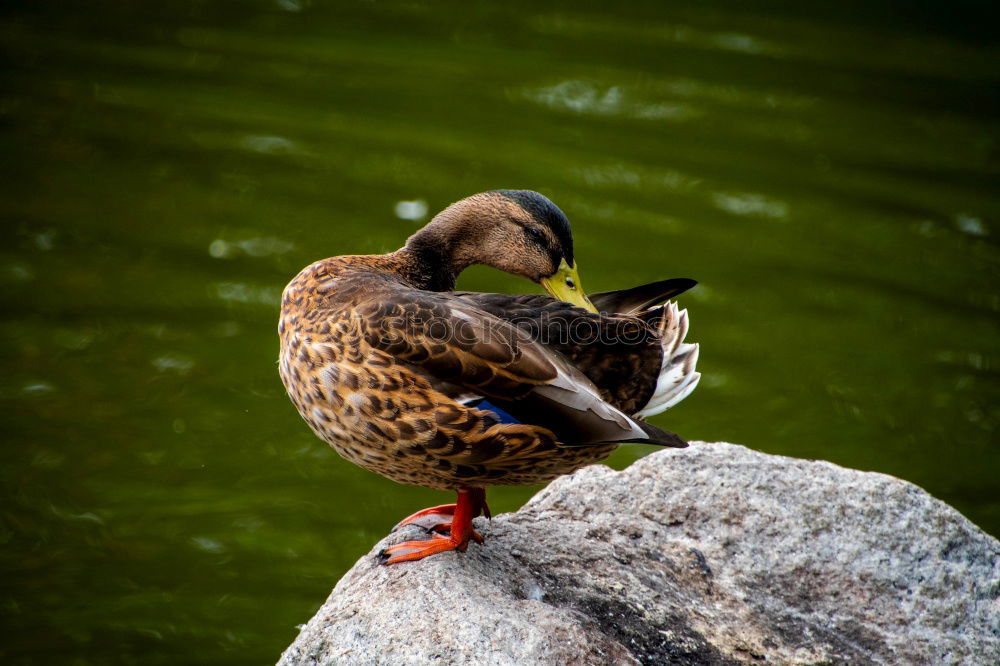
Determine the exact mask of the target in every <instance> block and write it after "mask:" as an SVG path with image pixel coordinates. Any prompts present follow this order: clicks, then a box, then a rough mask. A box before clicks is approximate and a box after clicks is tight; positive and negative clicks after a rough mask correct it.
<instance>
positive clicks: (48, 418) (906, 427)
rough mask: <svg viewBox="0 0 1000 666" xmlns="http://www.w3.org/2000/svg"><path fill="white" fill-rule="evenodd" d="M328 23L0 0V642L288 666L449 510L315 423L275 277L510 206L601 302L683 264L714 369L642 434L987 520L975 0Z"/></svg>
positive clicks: (998, 516)
mask: <svg viewBox="0 0 1000 666" xmlns="http://www.w3.org/2000/svg"><path fill="white" fill-rule="evenodd" d="M340 4H342V5H346V6H344V7H334V6H331V5H330V4H328V3H322V2H318V1H317V2H309V1H308V0H278V1H277V2H263V1H261V2H245V3H235V2H225V1H218V2H195V1H187V2H170V3H127V2H110V1H106V2H90V3H39V2H14V3H6V4H5V8H4V10H2V11H3V14H2V19H0V39H2V44H3V52H4V54H5V55H4V60H5V66H4V68H3V69H2V71H0V77H2V80H3V88H2V93H0V120H2V126H0V127H2V130H0V131H2V132H3V146H4V156H5V157H4V159H3V161H2V166H0V176H2V177H0V198H2V211H3V216H4V223H3V226H2V231H0V234H2V236H0V238H2V244H0V286H2V289H0V302H2V305H3V317H2V323H0V335H2V338H0V339H2V341H3V346H2V352H0V353H2V363H3V365H2V368H3V372H2V375H0V399H2V408H3V432H4V439H5V441H4V446H3V448H2V453H0V479H2V492H3V498H2V505H0V506H2V509H0V511H2V514H0V515H2V526H0V537H2V542H3V548H2V550H0V561H2V567H3V576H4V580H3V589H2V592H0V609H2V612H3V615H4V620H3V622H4V626H5V629H6V631H5V634H6V635H5V637H4V640H3V642H2V646H0V658H2V660H3V661H4V663H18V664H53V663H59V664H112V663H137V664H138V663H141V664H194V663H205V664H249V663H273V661H274V660H275V659H276V658H277V657H278V655H279V654H280V652H281V650H282V649H283V648H284V647H285V646H286V645H287V644H288V643H289V642H290V641H291V640H292V638H293V637H294V636H295V634H296V625H297V624H299V623H302V622H305V621H306V620H307V619H308V618H309V617H310V616H311V614H312V612H313V611H314V610H315V609H316V608H317V607H318V606H319V604H321V603H322V601H323V600H324V598H325V597H326V595H327V593H328V592H329V590H330V588H331V587H332V585H333V584H334V583H335V582H336V580H337V579H338V577H339V576H340V575H341V574H343V572H344V571H345V570H346V569H347V568H348V567H350V566H351V565H352V564H353V563H354V561H355V560H356V559H357V558H358V557H360V556H361V555H363V554H364V553H366V552H367V550H368V549H369V548H370V547H371V545H372V544H373V543H374V542H375V541H377V540H378V539H379V538H381V537H382V536H383V535H384V534H385V533H386V532H387V530H388V529H389V528H390V527H391V526H392V525H393V524H394V523H395V522H396V521H397V520H398V519H399V518H400V517H402V516H405V515H407V514H409V513H410V512H412V511H414V510H416V509H418V508H421V507H423V506H426V505H430V504H437V503H440V502H442V501H448V496H447V495H445V494H443V493H437V492H433V491H429V490H424V489H421V488H415V487H403V486H399V485H396V484H393V483H391V482H389V481H386V480H384V479H381V478H379V477H377V476H374V475H372V474H370V473H368V472H364V471H362V470H360V469H358V468H355V467H353V466H351V465H350V464H348V463H346V462H344V461H342V460H340V459H339V458H337V456H336V455H335V454H334V453H332V451H331V450H330V449H329V448H328V447H327V446H326V445H325V444H323V443H322V442H320V441H319V440H318V439H316V438H315V437H314V436H313V435H312V434H311V433H310V431H309V430H308V428H307V427H306V426H305V424H304V423H303V422H302V421H301V419H300V418H299V416H298V415H297V413H296V412H295V410H294V409H293V408H292V406H291V404H290V402H289V401H288V399H287V397H286V396H285V394H284V391H283V389H282V386H281V384H280V382H279V380H278V375H277V371H276V366H275V361H276V359H277V337H276V332H275V326H276V319H277V308H278V296H279V294H280V291H281V289H282V287H283V286H284V284H285V283H286V282H287V281H288V280H289V279H290V278H291V276H293V275H294V274H295V273H296V272H297V271H298V269H299V268H300V267H302V266H304V265H306V264H307V263H309V262H311V261H313V260H315V259H318V258H321V257H325V256H330V255H336V254H349V253H369V252H384V251H388V250H392V249H395V248H396V247H398V246H399V245H401V243H402V242H403V240H404V239H405V238H406V237H407V236H408V235H409V234H410V233H412V232H413V231H414V230H415V229H416V228H418V227H419V226H420V224H422V223H423V222H424V221H426V219H428V217H427V216H428V215H432V214H433V213H434V212H436V211H437V210H440V209H441V208H443V207H444V206H445V205H447V204H448V203H450V202H452V201H454V200H456V199H459V198H462V197H464V196H466V195H468V194H471V193H474V192H478V191H482V190H487V189H494V188H501V187H504V188H531V189H536V190H540V191H541V192H543V193H545V194H546V195H548V196H549V197H551V198H552V199H553V200H554V201H555V202H556V203H557V204H558V205H559V206H560V207H562V208H563V210H564V211H565V212H566V213H567V215H568V216H569V218H570V219H571V220H572V221H573V224H574V231H575V235H576V246H577V256H578V261H579V264H580V268H581V275H582V278H583V281H584V284H585V285H586V286H587V288H588V289H590V290H593V291H600V290H606V289H614V288H621V287H626V286H631V285H633V284H638V283H641V282H648V281H652V280H657V279H661V278H665V277H674V276H689V277H694V278H697V279H698V280H700V281H701V284H700V285H699V287H698V288H696V289H695V290H694V291H692V292H690V293H689V294H686V295H684V296H683V297H682V301H681V302H682V304H683V305H684V306H686V307H687V308H689V311H690V314H691V320H692V328H691V333H690V336H689V337H690V339H692V340H696V341H699V342H700V343H701V345H702V348H701V349H702V353H701V363H700V367H701V370H702V372H703V373H704V378H703V381H702V384H701V386H700V387H699V389H698V390H697V391H696V392H695V393H694V395H692V396H691V397H690V398H688V400H686V401H685V402H684V403H682V404H681V405H680V406H678V407H677V408H675V409H674V410H671V411H670V412H668V413H666V414H664V415H661V416H659V417H656V418H655V419H654V422H655V423H657V424H659V425H661V426H664V427H668V428H670V429H672V430H675V431H677V432H679V433H681V434H682V435H684V436H686V437H688V438H691V439H704V440H728V441H732V442H738V443H742V444H745V445H747V446H750V447H753V448H755V449H759V450H762V451H767V452H771V453H780V454H786V455H792V456H801V457H809V458H822V459H825V460H830V461H833V462H835V463H838V464H841V465H846V466H850V467H855V468H859V469H865V470H877V471H880V472H885V473H888V474H894V475H896V476H900V477H902V478H904V479H908V480H910V481H912V482H914V483H916V484H919V485H920V486H922V487H924V488H926V489H927V490H929V491H930V492H931V493H933V494H934V495H935V496H937V497H940V498H942V499H944V500H945V501H947V502H949V503H951V504H953V505H954V506H955V507H957V508H958V509H959V510H961V511H962V512H964V513H965V514H966V515H968V516H969V517H970V518H971V519H972V520H973V521H975V522H976V523H978V524H979V525H981V526H982V527H983V528H984V529H986V530H987V531H989V532H991V533H993V534H998V533H1000V452H998V451H1000V449H998V446H997V444H998V442H997V427H998V423H1000V382H998V371H1000V336H998V327H997V324H998V320H1000V318H998V312H1000V275H998V274H1000V271H998V266H1000V250H998V245H997V240H998V237H1000V227H998V225H997V220H998V219H1000V198H998V196H997V183H998V175H1000V174H998V172H1000V160H998V150H997V136H998V133H997V129H998V118H1000V113H998V111H1000V92H998V91H1000V86H998V85H997V84H998V73H1000V49H998V47H997V45H996V43H995V42H991V41H990V39H991V38H992V35H991V33H990V30H991V28H990V25H991V21H990V17H989V16H988V15H986V14H985V12H986V11H987V10H985V9H976V7H985V6H986V5H985V4H982V5H980V4H975V3H968V4H966V3H958V4H955V3H943V2H941V3H929V2H916V3H907V4H906V5H900V6H899V7H898V9H892V8H882V9H878V8H872V7H870V6H869V4H870V3H863V2H857V1H848V2H846V3H844V2H838V3H805V4H802V3H797V2H796V3H792V2H778V3H770V4H768V5H767V6H766V7H765V6H763V5H760V4H757V3H746V2H726V1H714V0H713V1H709V2H703V3H691V4H690V5H681V6H677V7H675V8H672V9H664V8H662V6H661V5H662V3H659V2H649V3H645V4H642V3H629V4H628V5H627V6H624V5H615V6H614V8H613V9H602V8H601V6H600V5H599V4H597V3H587V2H582V3H581V2H573V3H554V4H551V5H547V6H545V5H540V4H539V3H514V2H505V3H451V4H445V3H434V4H429V3H428V4H424V3H419V2H410V3H382V2H370V3H340ZM400 202H416V203H408V204H407V203H403V204H401V203H400ZM420 202H423V203H420ZM425 207H426V211H427V212H426V213H423V212H422V211H423V210H424V208H425ZM408 218H409V219H408ZM413 218H415V219H413ZM459 286H460V287H461V288H464V289H474V290H482V291H506V292H516V291H532V290H537V287H535V286H533V285H531V284H530V283H526V282H523V281H521V280H518V279H517V278H513V277H510V276H507V275H503V274H500V273H498V272H496V271H492V270H488V269H483V268H476V269H472V270H470V271H468V272H467V273H466V274H465V275H464V276H463V277H462V280H461V282H460V285H459ZM648 452H649V449H648V448H643V447H636V446H633V447H625V448H623V449H621V450H619V452H618V453H616V454H615V456H614V457H613V458H612V461H611V462H612V464H613V465H615V466H619V467H620V466H624V465H627V464H628V463H629V462H631V461H632V460H634V459H635V458H636V457H638V456H641V455H644V454H646V453H648ZM536 490H537V488H501V489H497V490H494V491H491V498H490V503H491V505H492V506H493V508H494V510H496V511H510V510H514V509H516V508H517V507H518V506H519V505H520V504H521V503H523V502H524V501H525V500H526V499H527V498H528V497H530V496H531V494H532V493H534V492H535V491H536ZM473 547H474V546H473Z"/></svg>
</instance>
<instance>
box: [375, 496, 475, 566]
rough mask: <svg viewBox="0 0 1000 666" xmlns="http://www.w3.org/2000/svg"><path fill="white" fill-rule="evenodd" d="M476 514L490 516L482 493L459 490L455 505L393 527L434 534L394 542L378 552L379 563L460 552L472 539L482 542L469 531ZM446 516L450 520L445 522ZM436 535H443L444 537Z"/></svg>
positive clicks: (432, 510)
mask: <svg viewBox="0 0 1000 666" xmlns="http://www.w3.org/2000/svg"><path fill="white" fill-rule="evenodd" d="M479 515H485V516H486V517H487V518H488V517H489V516H490V510H489V507H488V506H487V505H486V490H485V489H484V488H463V489H461V490H459V491H458V501H457V502H456V503H455V504H443V505H441V506H435V507H431V508H430V509H424V510H423V511H418V512H416V513H415V514H413V515H412V516H409V517H407V518H404V519H403V520H402V521H400V523H399V525H397V527H402V526H403V525H419V526H420V527H423V528H425V529H429V530H432V531H434V532H435V534H433V535H432V536H431V538H430V539H427V540H424V541H404V542H402V543H397V544H396V545H395V546H389V547H388V548H386V549H385V550H383V551H382V552H381V553H379V557H380V558H382V559H384V562H383V564H396V563H397V562H411V561H413V560H419V559H422V558H425V557H427V556H428V555H434V554H435V553H443V552H445V551H448V550H457V551H458V552H460V553H464V552H465V549H466V548H467V547H468V546H469V541H470V540H473V539H474V540H475V541H477V542H478V543H482V541H483V537H481V536H480V535H479V534H477V533H476V532H475V531H474V530H473V529H472V519H473V518H475V517H476V516H479ZM448 517H450V518H451V520H450V521H448V520H447V518H448ZM436 532H447V536H445V535H444V534H437V533H436Z"/></svg>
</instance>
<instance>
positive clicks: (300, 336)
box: [279, 190, 700, 564]
mask: <svg viewBox="0 0 1000 666" xmlns="http://www.w3.org/2000/svg"><path fill="white" fill-rule="evenodd" d="M473 264H485V265H487V266H492V267H494V268H497V269H499V270H502V271H506V272H508V273H512V274H515V275H520V276H522V277H525V278H527V279H529V280H531V281H533V282H536V283H539V284H541V285H542V286H543V287H544V288H545V290H546V291H547V292H548V293H549V294H550V295H549V296H545V295H541V294H538V295H507V294H483V293H472V292H455V291H453V290H454V287H455V280H456V278H457V277H458V275H459V273H461V272H462V271H463V270H464V269H465V268H467V267H468V266H471V265H473ZM694 284H695V282H694V281H693V280H688V279H683V278H681V279H673V280H664V281H661V282H656V283H653V284H649V285H643V286H640V287H635V288H632V289H627V290H623V291H615V292H606V293H601V294H592V295H591V296H590V297H589V298H588V297H587V295H586V294H585V292H584V291H583V288H582V286H581V285H580V278H579V275H578V273H577V269H576V263H575V259H574V255H573V237H572V235H571V233H570V225H569V221H568V220H567V219H566V216H565V215H564V214H563V213H562V211H561V210H559V208H558V207H556V205H555V204H553V203H552V202H551V201H549V200H548V199H547V198H546V197H544V196H542V195H541V194H538V193H537V192H531V191H527V190H497V191H493V192H484V193H481V194H476V195H473V196H471V197H469V198H467V199H463V200H461V201H459V202H457V203H454V204H452V205H451V206H449V207H448V208H446V209H445V210H444V211H442V212H441V213H439V214H438V215H437V216H436V217H434V219H433V220H431V221H430V223H428V224H427V225H426V226H425V227H424V228H422V229H421V230H420V231H418V232H417V233H416V234H414V235H413V236H411V237H410V238H409V239H408V240H407V242H406V245H405V246H403V247H402V248H400V249H399V250H397V251H395V252H392V253H389V254H385V255H358V256H341V257H332V258H329V259H323V260H322V261H318V262H316V263H314V264H312V265H310V266H308V267H306V268H305V269H303V270H302V271H301V272H300V273H299V274H298V275H297V276H296V277H295V278H294V279H293V280H292V281H291V282H290V283H289V284H288V286H287V287H286V288H285V290H284V293H283V295H282V301H281V317H280V322H279V335H280V339H281V353H280V361H279V371H280V374H281V379H282V382H283V383H284V385H285V388H286V389H287V391H288V395H289V396H290V397H291V399H292V402H293V403H294V404H295V406H296V408H297V409H298V411H299V413H300V414H301V415H302V417H303V418H304V419H305V421H306V422H307V423H308V424H309V426H310V427H311V428H312V430H313V431H314V432H315V433H316V434H317V435H318V436H319V437H320V438H321V439H323V440H325V441H326V442H328V443H329V444H330V445H331V446H332V447H333V448H334V449H335V450H336V451H337V453H339V454H340V455H341V456H343V457H344V458H346V459H347V460H350V461H351V462H353V463H355V464H357V465H360V466H361V467H364V468H365V469H368V470H371V471H373V472H376V473H377V474H381V475H382V476H384V477H386V478H389V479H392V480H393V481H397V482H399V483H410V484H417V485H421V486H426V487H429V488H438V489H444V490H455V491H457V493H458V499H457V502H456V503H455V504H446V505H443V506H438V507H433V508H430V509H425V510H423V511H419V512H417V513H415V514H413V515H412V516H410V517H408V518H406V519H404V520H403V521H402V522H401V523H400V525H407V524H416V525H419V526H422V527H424V528H426V529H427V530H428V531H429V533H430V534H429V538H428V539H426V540H419V541H407V542H403V543H400V544H397V545H395V546H392V547H390V548H388V549H386V551H385V552H384V557H383V559H384V561H385V562H386V563H388V564H393V563H397V562H405V561H409V560H417V559H420V558H423V557H426V556H428V555H431V554H434V553H439V552H442V551H447V550H458V551H465V549H466V547H467V546H468V543H469V541H470V540H472V539H474V540H476V541H481V540H482V538H481V537H480V536H479V535H478V534H477V533H476V532H474V531H473V528H472V519H473V518H475V517H476V516H479V515H486V516H489V508H488V506H487V504H486V491H485V488H486V487H487V486H490V485H524V484H534V483H540V482H544V481H549V480H551V479H553V478H555V477H557V476H560V475H562V474H568V473H570V472H572V471H574V470H576V469H578V468H580V467H582V466H584V465H588V464H591V463H594V462H597V461H600V460H602V459H604V458H606V457H607V456H608V455H610V454H611V452H612V451H613V450H614V449H615V448H616V447H617V446H618V445H619V444H622V443H625V442H645V443H651V444H659V445H663V446H676V447H683V446H686V443H685V442H684V441H683V440H682V439H681V438H680V437H678V436H677V435H675V434H673V433H671V432H668V431H665V430H662V429H660V428H657V427H655V426H652V425H649V424H647V423H646V422H645V421H644V420H643V419H644V418H646V417H649V416H652V415H654V414H658V413H660V412H662V411H663V410H665V409H667V408H669V407H671V406H673V405H675V404H676V403H677V402H679V401H680V400H682V399H683V398H684V397H686V396H687V395H688V394H689V393H690V392H691V391H692V390H694V387H695V386H696V385H697V383H698V379H699V377H700V375H699V373H698V372H697V371H696V370H695V365H696V362H697V358H698V347H697V345H694V344H687V343H684V337H685V335H686V333H687V328H688V320H687V313H686V311H684V310H678V309H677V306H676V305H674V304H673V303H668V304H666V305H661V304H662V303H664V301H666V300H667V299H669V298H672V297H673V296H676V295H677V294H679V293H681V292H683V291H685V290H687V289H688V288H690V287H691V286H693V285H694Z"/></svg>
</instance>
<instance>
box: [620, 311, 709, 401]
mask: <svg viewBox="0 0 1000 666" xmlns="http://www.w3.org/2000/svg"><path fill="white" fill-rule="evenodd" d="M648 314H650V315H654V316H661V317H662V319H661V321H660V334H661V335H662V338H663V339H662V343H661V344H662V346H663V362H662V363H661V364H660V375H659V378H658V379H657V381H656V388H655V389H653V395H652V396H651V397H650V399H649V401H648V402H647V403H646V406H645V407H643V408H642V409H640V410H639V411H638V412H636V414H635V416H637V417H640V418H648V417H650V416H655V415H656V414H659V413H661V412H663V411H665V410H667V409H669V408H671V407H673V406H674V405H676V404H677V403H678V402H680V401H681V400H683V399H684V398H686V397H687V396H688V395H690V394H691V391H693V390H694V389H695V387H696V386H697V385H698V381H699V380H700V379H701V373H700V372H698V371H697V370H696V369H695V368H696V366H697V364H698V345H697V344H694V343H686V342H684V338H685V336H687V332H688V316H687V310H678V308H677V304H676V303H667V304H666V305H663V306H661V307H660V308H656V309H654V310H653V311H650V312H649V313H648ZM651 318H652V317H651Z"/></svg>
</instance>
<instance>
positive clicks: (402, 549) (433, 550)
mask: <svg viewBox="0 0 1000 666" xmlns="http://www.w3.org/2000/svg"><path fill="white" fill-rule="evenodd" d="M459 545H460V544H458V543H456V542H455V541H453V540H452V539H451V537H446V536H441V535H440V534H434V535H432V536H431V538H430V539H427V540H426V541H404V542H402V543H397V544H396V545H395V546H389V547H388V548H386V549H384V550H382V552H380V553H379V554H378V556H379V559H380V560H382V564H397V563H399V562H413V561H414V560H421V559H423V558H425V557H427V556H428V555H436V554H438V553H444V552H446V551H449V550H458V551H464V550H465V546H466V545H468V542H466V544H461V546H462V547H461V548H460V547H459Z"/></svg>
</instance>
